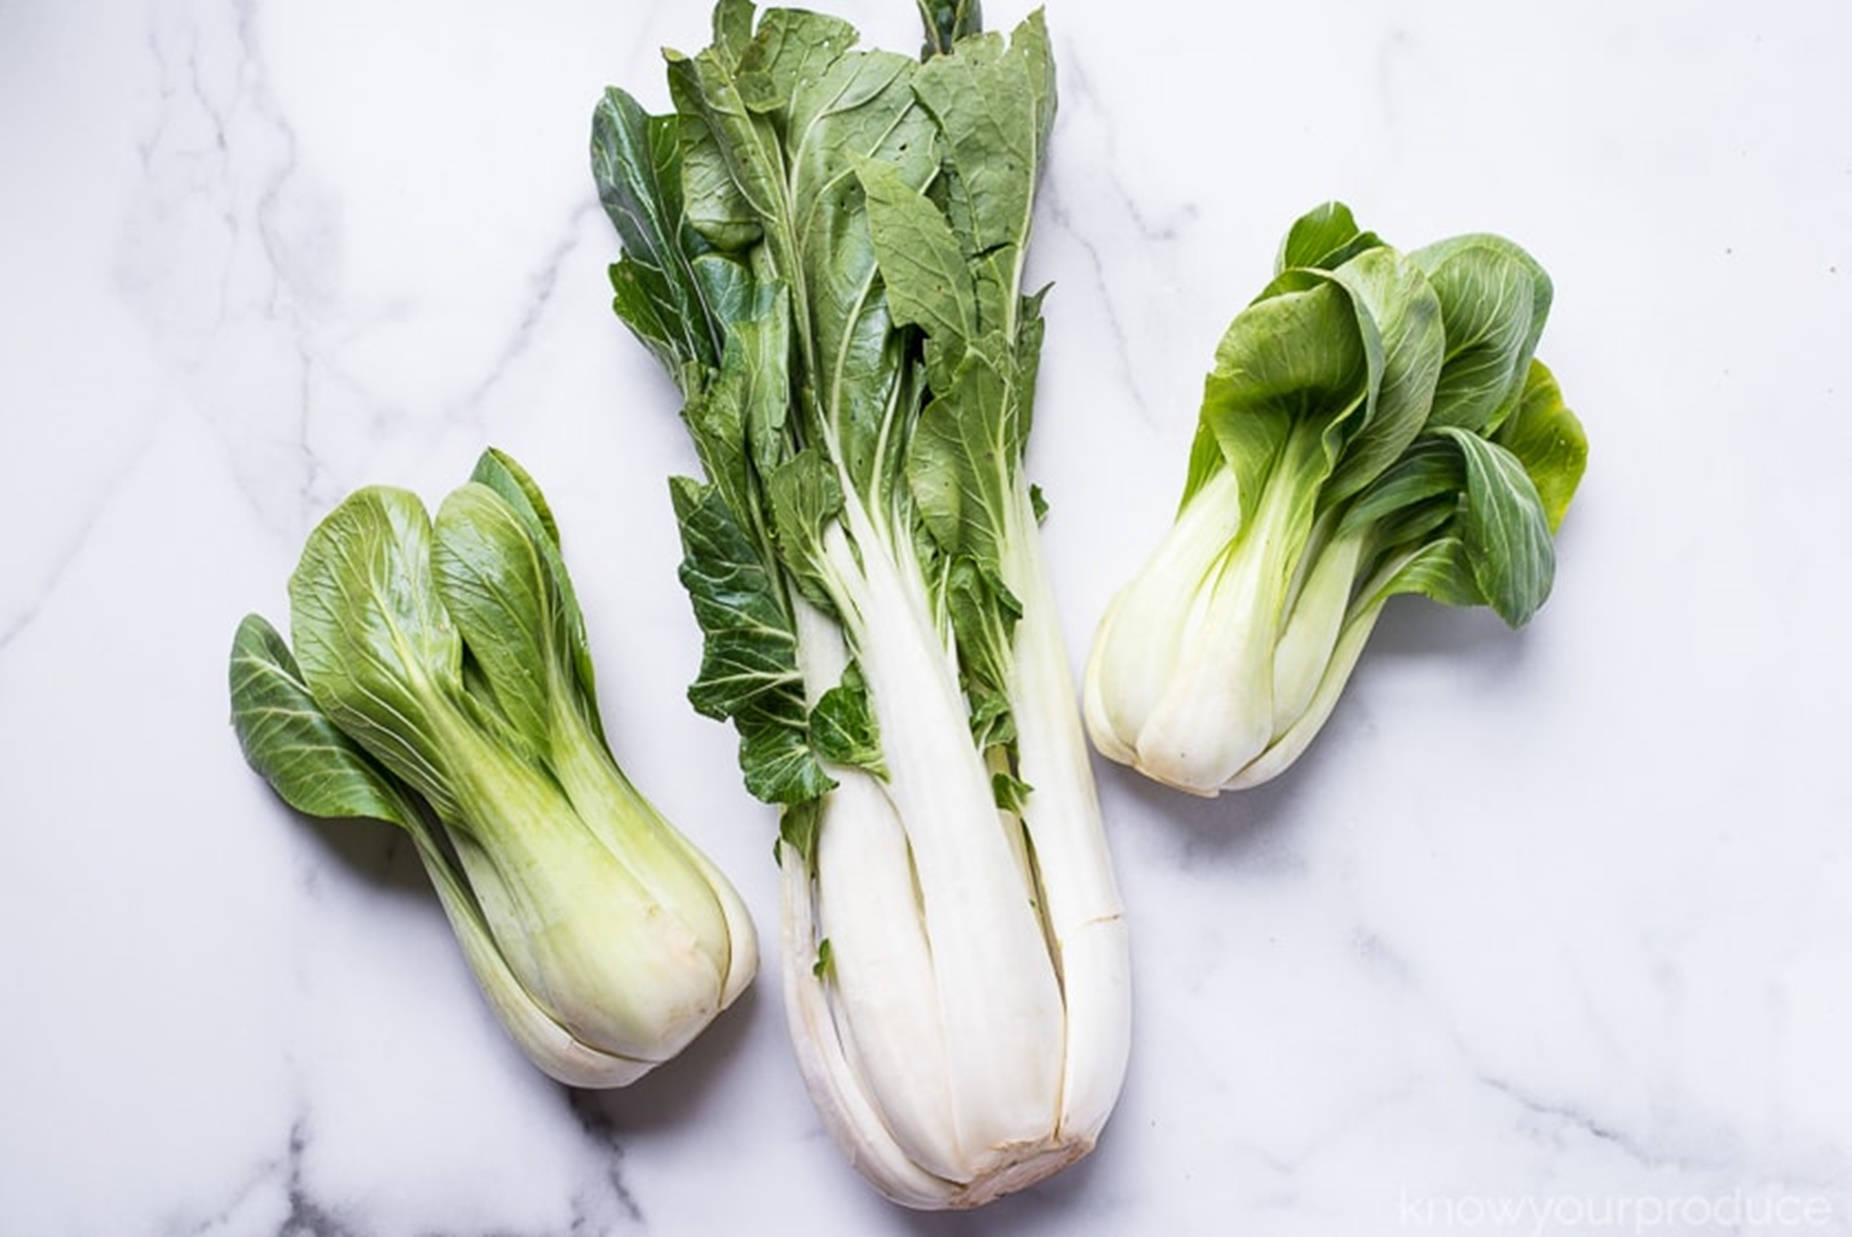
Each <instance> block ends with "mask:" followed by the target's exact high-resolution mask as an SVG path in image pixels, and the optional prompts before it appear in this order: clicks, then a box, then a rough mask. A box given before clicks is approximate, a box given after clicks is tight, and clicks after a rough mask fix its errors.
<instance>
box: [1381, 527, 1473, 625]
mask: <svg viewBox="0 0 1852 1237" xmlns="http://www.w3.org/2000/svg"><path fill="white" fill-rule="evenodd" d="M1398 593H1417V594H1420V595H1421V596H1423V597H1427V598H1430V599H1431V600H1434V601H1438V602H1440V603H1441V604H1442V605H1445V606H1483V605H1485V604H1486V599H1485V595H1484V594H1483V593H1481V592H1480V591H1479V585H1478V583H1477V582H1476V581H1474V579H1473V570H1472V566H1471V564H1470V563H1469V562H1468V561H1467V555H1466V547H1465V545H1464V544H1462V543H1461V541H1460V539H1459V538H1458V537H1441V538H1438V539H1436V540H1434V541H1430V542H1428V543H1427V544H1425V545H1422V546H1420V547H1418V548H1416V549H1414V550H1412V551H1408V552H1406V553H1405V555H1404V557H1403V558H1402V560H1401V563H1400V565H1399V567H1398V568H1397V569H1396V570H1395V571H1394V572H1393V573H1392V574H1391V575H1390V576H1389V578H1388V579H1387V580H1386V581H1385V582H1384V583H1383V584H1382V586H1381V587H1379V588H1377V589H1376V590H1375V592H1374V593H1373V595H1372V596H1373V599H1374V600H1373V602H1365V603H1361V604H1359V605H1358V606H1357V607H1356V608H1357V610H1359V611H1362V610H1365V609H1367V608H1368V606H1369V605H1370V604H1380V603H1381V602H1383V601H1385V600H1387V599H1388V598H1389V597H1392V596H1394V595H1396V594H1398Z"/></svg>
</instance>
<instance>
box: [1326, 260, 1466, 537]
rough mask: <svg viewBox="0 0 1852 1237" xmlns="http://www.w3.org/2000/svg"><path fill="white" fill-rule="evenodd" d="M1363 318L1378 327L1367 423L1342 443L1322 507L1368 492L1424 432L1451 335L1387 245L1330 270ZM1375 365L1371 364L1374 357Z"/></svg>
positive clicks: (1430, 295)
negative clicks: (1377, 351)
mask: <svg viewBox="0 0 1852 1237" xmlns="http://www.w3.org/2000/svg"><path fill="white" fill-rule="evenodd" d="M1330 278H1331V280H1332V281H1333V282H1334V283H1336V284H1337V285H1338V286H1339V287H1341V288H1343V289H1344V290H1345V291H1346V292H1347V293H1349V294H1350V297H1351V299H1352V301H1353V302H1354V304H1355V305H1356V307H1357V312H1358V314H1359V315H1360V316H1361V317H1367V318H1368V319H1369V321H1370V323H1372V324H1373V326H1374V330H1373V331H1367V330H1366V331H1365V332H1364V336H1365V338H1366V341H1367V340H1368V337H1369V336H1370V335H1372V334H1373V335H1374V336H1375V339H1376V341H1377V343H1378V347H1379V349H1380V358H1381V360H1380V369H1379V371H1378V374H1377V375H1376V376H1375V380H1374V381H1373V383H1372V385H1371V388H1370V391H1369V393H1368V396H1367V402H1366V405H1365V408H1364V412H1363V417H1362V422H1361V424H1360V425H1359V427H1358V428H1357V429H1356V431H1355V432H1354V433H1351V434H1350V435H1349V436H1348V438H1347V439H1346V441H1345V444H1344V452H1343V457H1342V459H1341V461H1340V463H1339V464H1338V467H1337V471H1336V472H1335V473H1334V474H1333V475H1332V477H1331V480H1330V481H1329V482H1328V483H1327V485H1326V487H1325V493H1324V495H1323V501H1325V502H1338V501H1341V500H1342V499H1344V498H1347V497H1349V496H1350V495H1351V494H1354V493H1356V492H1357V491H1358V490H1360V489H1362V488H1363V487H1364V486H1366V485H1368V484H1369V483H1370V481H1371V480H1372V479H1374V478H1375V477H1376V476H1377V475H1378V474H1380V473H1381V472H1382V471H1383V469H1385V468H1387V467H1388V466H1389V465H1390V464H1391V463H1393V462H1394V461H1395V460H1396V458H1397V457H1398V456H1400V455H1401V454H1402V452H1403V451H1405V450H1407V448H1408V445H1409V444H1410V443H1412V442H1413V441H1414V440H1415V436H1416V435H1417V434H1419V433H1420V432H1421V426H1422V423H1423V422H1424V421H1426V420H1427V416H1428V410H1429V408H1430V407H1431V405H1432V402H1433V398H1434V384H1435V382H1436V380H1437V379H1438V378H1439V377H1440V368H1441V359H1442V357H1443V355H1444V353H1445V350H1446V336H1445V333H1444V331H1443V330H1442V328H1441V312H1440V300H1439V298H1438V297H1436V296H1435V294H1434V289H1433V288H1432V287H1431V286H1429V284H1428V281H1427V279H1426V278H1425V277H1424V276H1423V275H1422V273H1421V270H1420V268H1419V267H1417V266H1416V265H1415V264H1414V263H1412V262H1410V261H1409V260H1408V259H1407V258H1404V257H1403V256H1402V255H1401V254H1399V253H1397V252H1396V251H1395V250H1393V249H1390V248H1388V247H1387V246H1384V247H1380V248H1376V249H1371V250H1368V251H1366V252H1364V253H1362V254H1360V255H1359V256H1357V257H1355V258H1353V259H1351V260H1350V261H1348V262H1345V263H1344V264H1343V265H1342V266H1339V267H1338V268H1337V269H1335V270H1333V271H1332V272H1331V274H1330ZM1373 359H1374V358H1373Z"/></svg>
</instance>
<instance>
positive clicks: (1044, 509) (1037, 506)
mask: <svg viewBox="0 0 1852 1237" xmlns="http://www.w3.org/2000/svg"><path fill="white" fill-rule="evenodd" d="M1029 509H1030V510H1032V511H1034V512H1035V522H1036V523H1037V524H1042V523H1044V522H1046V521H1047V519H1048V500H1047V499H1046V498H1044V497H1043V496H1042V487H1041V486H1039V485H1031V486H1030V487H1029Z"/></svg>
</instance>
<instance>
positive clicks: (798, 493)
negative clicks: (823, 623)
mask: <svg viewBox="0 0 1852 1237" xmlns="http://www.w3.org/2000/svg"><path fill="white" fill-rule="evenodd" d="M765 496H766V499H767V501H768V502H769V503H770V504H771V508H772V527H773V529H775V530H776V533H777V539H778V555H779V559H780V561H782V562H783V563H784V565H785V569H786V570H787V571H788V572H790V573H791V576H792V578H793V579H794V580H795V581H796V582H797V584H798V586H799V587H800V588H801V589H803V591H804V595H805V596H806V597H808V598H809V599H810V600H811V601H812V602H813V603H814V604H816V605H818V606H820V607H823V608H825V609H833V608H834V606H835V602H834V600H833V599H832V598H831V596H830V580H829V567H828V564H827V562H826V561H825V559H824V554H823V528H824V525H826V524H827V523H829V522H830V521H832V520H834V519H835V518H836V516H837V514H838V513H839V512H840V511H841V510H842V487H841V485H840V483H839V482H838V481H837V479H836V470H835V469H834V468H833V467H831V465H830V462H829V460H828V458H826V457H825V456H824V454H823V453H822V452H821V451H819V450H817V449H816V448H815V447H806V448H804V449H803V450H802V451H800V452H798V453H797V454H796V455H794V456H792V457H791V458H790V459H788V460H786V461H785V462H784V463H783V464H781V465H779V466H778V467H777V468H775V469H773V470H772V472H771V473H770V474H768V475H767V476H766V478H765Z"/></svg>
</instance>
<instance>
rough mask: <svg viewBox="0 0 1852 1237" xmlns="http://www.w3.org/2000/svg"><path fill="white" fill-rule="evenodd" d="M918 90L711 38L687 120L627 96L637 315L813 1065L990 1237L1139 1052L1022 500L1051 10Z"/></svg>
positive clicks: (1099, 844) (827, 27) (936, 1204)
mask: <svg viewBox="0 0 1852 1237" xmlns="http://www.w3.org/2000/svg"><path fill="white" fill-rule="evenodd" d="M921 11H922V15H923V17H924V18H925V22H926V50H925V58H924V59H923V60H914V59H913V58H911V57H907V56H901V55H896V54H893V53H888V52H882V51H875V50H861V49H858V48H857V47H856V46H855V44H856V41H857V35H856V32H855V31H854V30H853V29H852V28H851V27H849V26H848V25H847V24H846V23H844V22H841V21H839V20H837V19H835V18H832V17H827V16H823V15H820V14H816V13H809V12H803V11H799V10H793V9H777V8H774V9H768V10H766V11H765V12H763V13H755V11H754V9H753V6H752V5H751V4H749V3H746V2H744V0H722V2H721V3H720V4H719V5H718V7H717V8H716V9H715V10H714V21H713V42H712V44H711V45H710V46H708V47H707V48H705V49H704V50H702V51H701V52H699V53H698V54H695V55H692V56H688V55H683V54H681V53H678V52H668V53H665V55H666V58H667V62H668V79H669V92H670V96H671V98H672V100H673V103H674V111H673V112H672V113H670V114H667V115H650V114H648V113H647V112H645V111H644V109H643V108H642V107H641V106H640V105H639V104H638V103H637V102H636V101H635V100H634V99H633V98H632V97H631V96H630V95H629V94H627V93H625V92H624V91H622V90H617V89H612V90H610V91H608V92H607V93H606V95H605V97H604V99H603V100H602V102H601V103H600V104H599V105H598V107H597V109H596V112H595V115H594V123H593V134H592V165H593V173H594V176H595V178H596V180H597V184H598V190H599V194H600V197H601V199H602V201H603V203H604V205H605V208H606V210H607V212H608V213H609V215H610V217H611V221H612V223H613V225H614V226H615V228H616V230H617V233H618V236H619V239H620V241H621V242H622V249H623V254H622V257H621V258H620V260H619V261H618V262H617V263H616V264H615V265H614V266H613V267H612V268H611V281H612V287H613V291H614V301H613V306H614V308H615V310H616V312H617V314H618V316H619V317H620V318H622V319H623V321H624V322H625V323H626V324H627V325H628V326H629V328H630V329H631V331H632V332H633V333H634V334H635V335H636V337H637V338H638V339H639V340H640V341H641V342H642V343H643V344H644V345H645V346H646V347H648V348H649V349H650V351H651V352H652V353H653V354H654V355H655V356H656V357H657V358H658V359H659V360H660V361H661V362H662V363H663V365H664V367H665V368H666V369H667V370H668V372H669V373H670V374H671V375H672V376H673V377H674V379H675V381H676V382H677V384H678V385H679V386H680V388H681V392H682V396H683V401H684V402H683V409H682V417H683V420H684V422H685V423H686V425H687V428H688V431H689V434H690V436H691V438H692V439H693V442H694V447H695V451H696V454H697V455H698V457H699V459H700V462H701V466H702V471H703V473H704V474H705V475H704V477H703V479H701V480H695V479H692V478H687V477H680V478H676V479H674V480H673V481H672V482H671V495H672V497H673V500H674V503H675V510H676V515H677V518H678V521H679V524H680V528H681V536H682V545H683V550H684V559H683V563H682V568H681V578H682V581H683V583H684V585H685V586H686V587H687V589H688V592H689V595H690V598H691V600H692V601H693V604H694V609H695V615H696V618H697V620H698V622H699V623H700V625H701V628H702V630H703V632H704V633H705V636H706V646H705V653H704V657H703V662H702V665H701V669H700V673H699V675H698V677H697V679H696V681H695V682H694V684H693V686H692V687H691V688H690V689H689V697H690V700H691V702H692V703H693V705H694V707H695V708H696V709H698V710H700V711H701V712H703V713H706V714H708V715H710V716H713V717H716V718H726V719H730V720H731V721H732V722H733V723H734V725H735V727H736V728H737V730H738V733H739V738H740V765H741V769H742V772H743V774H744V777H745V781H746V785H747V788H748V789H749V790H750V791H751V792H752V793H753V794H755V795H757V796H758V797H759V798H761V799H763V800H765V801H766V802H768V803H773V804H777V805H779V806H780V807H781V808H782V820H781V824H780V840H779V842H778V844H777V852H778V857H779V862H780V864H781V866H782V877H783V929H782V937H783V942H782V943H783V949H782V953H783V967H784V980H785V991H786V1005H787V1011H788V1014H789V1018H790V1025H791V1034H792V1039H793V1042H794V1045H795V1048H796V1051H797V1056H798V1060H799V1064H800V1067H801V1068H802V1071H803V1074H804V1077H805V1080H806V1083H807V1085H808V1087H809V1090H810V1092H811V1095H812V1097H813V1099H814V1100H815V1102H816V1104H817V1106H818V1109H819V1111H820V1112H821V1113H822V1115H823V1118H824V1120H825V1122H826V1124H827V1125H828V1126H829V1128H830V1130H831V1132H832V1133H833V1134H834V1136H835V1137H836V1139H837V1141H838V1142H839V1143H840V1144H841V1146H842V1147H843V1149H844V1150H845V1152H846V1153H847V1154H848V1155H849V1157H850V1159H851V1161H852V1162H853V1163H854V1164H855V1166H856V1168H857V1169H858V1170H859V1171H861V1172H862V1174H863V1175H864V1176H865V1177H867V1178H868V1179H869V1180H870V1181H871V1182H872V1183H873V1184H874V1185H875V1186H876V1187H877V1188H878V1189H880V1190H881V1191H882V1192H883V1193H884V1194H886V1195H887V1196H888V1197H890V1198H892V1199H894V1200H896V1201H899V1202H901V1203H904V1204H906V1205H909V1206H913V1207H920V1208H947V1207H970V1206H975V1205H978V1204H980V1203H983V1202H986V1201H988V1200H989V1199H991V1198H994V1197H996V1196H998V1195H1000V1194H1002V1193H1006V1192H1008V1191H1010V1190H1014V1189H1019V1188H1022V1187H1023V1186H1026V1185H1029V1184H1031V1183H1033V1182H1034V1181H1036V1180H1039V1179H1041V1178H1042V1177H1044V1176H1046V1175H1048V1174H1049V1173H1051V1172H1054V1171H1056V1170H1058V1169H1059V1168H1060V1167H1062V1166H1063V1165H1065V1164H1067V1163H1069V1162H1071V1161H1072V1160H1074V1159H1076V1158H1078V1157H1079V1156H1081V1155H1084V1154H1085V1153H1086V1152H1087V1151H1088V1150H1089V1149H1090V1148H1091V1147H1092V1146H1093V1144H1094V1140H1095V1139H1096V1138H1097V1137H1098V1135H1099V1131H1100V1129H1101V1127H1102V1125H1103V1124H1104V1122H1105V1120H1106V1117H1107V1114H1108V1113H1109V1112H1110V1111H1111V1109H1112V1106H1113V1104H1114V1102H1115V1100H1116V1098H1117V1095H1118V1091H1119V1085H1120V1081H1121V1079H1122V1077H1123V1074H1124V1068H1125V1058H1126V1048H1127V1043H1128V1038H1129V990H1128V975H1127V948H1126V938H1125V925H1124V921H1123V916H1122V913H1121V907H1120V902H1119V896H1118V891H1117V888H1116V885H1115V882H1114V878H1113V874H1112V867H1111V860H1110V857H1109V855H1108V853H1107V849H1106V842H1105V835H1104V829H1103V826H1102V824H1101V821H1100V815H1099V806H1098V803H1097V800H1096V796H1095V792H1094V787H1093V782H1092V775H1091V771H1090V769H1089V765H1088V755H1087V751H1086V745H1085V739H1084V735H1083V731H1082V728H1081V723H1080V718H1079V709H1078V703H1077V701H1076V698H1075V692H1074V688H1073V683H1072V680H1071V677H1070V672H1069V668H1068V661H1067V655H1066V651H1065V649H1064V647H1063V644H1062V638H1061V633H1060V630H1059V626H1058V623H1057V617H1056V613H1055V609H1054V605H1053V602H1052V597H1051V590H1050V586H1049V580H1048V573H1047V570H1046V567H1045V564H1044V563H1043V561H1042V557H1041V551H1040V543H1039V532H1038V525H1039V523H1040V520H1041V517H1042V514H1043V504H1042V502H1041V497H1040V494H1039V491H1037V490H1036V489H1035V488H1034V487H1032V486H1030V485H1029V484H1028V482H1027V479H1026V478H1025V476H1024V473H1023V448H1024V444H1025V442H1026V440H1027V437H1028V433H1029V428H1030V421H1031V415H1032V408H1033V396H1034V388H1035V376H1036V366H1037V362H1038V359H1039V355H1040V348H1041V340H1042V329H1043V328H1042V318H1041V313H1040V307H1041V293H1040V292H1031V291H1028V290H1027V289H1026V288H1025V284H1024V265H1025V260H1026V257H1027V252H1028V243H1029V235H1030V225H1031V220H1032V216H1033V206H1034V194H1035V185H1036V181H1037V178H1038V176H1039V174H1040V170H1041V166H1042V164H1043V162H1044V160H1045V157H1046V151H1047V138H1048V129H1049V125H1050V123H1051V121H1052V119H1053V115H1054V109H1055V83H1054V67H1053V63H1052V60H1051V57H1050V53H1049V46H1048V39H1047V33H1046V30H1045V28H1044V26H1043V22H1042V18H1041V15H1040V13H1036V14H1034V15H1032V16H1031V17H1030V18H1029V19H1028V20H1026V21H1024V22H1023V23H1022V24H1021V25H1020V26H1018V27H1017V28H1016V30H1015V31H1014V32H1013V34H1012V35H1011V37H1010V38H1009V39H1007V40H1006V39H1004V38H1003V37H1002V36H1000V35H998V34H994V33H993V34H986V33H981V32H980V31H979V30H978V26H979V19H978V6H977V5H976V4H975V3H971V4H965V3H957V4H937V3H935V4H929V5H928V4H923V5H922V6H921Z"/></svg>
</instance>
